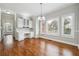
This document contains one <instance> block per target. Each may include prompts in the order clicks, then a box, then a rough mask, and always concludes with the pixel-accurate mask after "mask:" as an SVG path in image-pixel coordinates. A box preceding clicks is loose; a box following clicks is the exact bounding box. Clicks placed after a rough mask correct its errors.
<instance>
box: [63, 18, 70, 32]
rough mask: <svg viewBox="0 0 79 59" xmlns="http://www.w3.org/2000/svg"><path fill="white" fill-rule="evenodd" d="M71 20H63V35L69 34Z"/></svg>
mask: <svg viewBox="0 0 79 59" xmlns="http://www.w3.org/2000/svg"><path fill="white" fill-rule="evenodd" d="M70 21H71V18H66V19H65V20H64V34H71V22H70Z"/></svg>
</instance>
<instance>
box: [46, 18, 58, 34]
mask: <svg viewBox="0 0 79 59" xmlns="http://www.w3.org/2000/svg"><path fill="white" fill-rule="evenodd" d="M46 26H47V33H48V34H56V35H57V34H59V18H54V19H51V20H48V21H47V22H46Z"/></svg>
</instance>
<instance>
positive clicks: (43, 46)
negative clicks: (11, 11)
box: [0, 38, 79, 56]
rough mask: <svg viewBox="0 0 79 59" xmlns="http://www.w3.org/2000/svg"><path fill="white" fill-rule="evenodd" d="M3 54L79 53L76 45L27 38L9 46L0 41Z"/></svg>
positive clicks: (69, 54)
mask: <svg viewBox="0 0 79 59" xmlns="http://www.w3.org/2000/svg"><path fill="white" fill-rule="evenodd" d="M9 46H10V45H9ZM0 55H1V56H8V55H9V56H11V55H12V56H46V55H47V56H61V55H62V56H64V55H65V56H66V55H67V56H72V55H76V56H78V55H79V50H78V49H77V47H76V46H71V45H67V44H63V43H58V42H55V41H51V40H46V39H42V38H40V39H25V40H24V41H20V42H18V41H14V43H13V44H12V45H11V46H10V47H8V46H7V45H4V44H3V43H2V42H1V43H0Z"/></svg>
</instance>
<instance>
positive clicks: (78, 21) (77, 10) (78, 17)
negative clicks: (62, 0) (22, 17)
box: [40, 4, 79, 45]
mask: <svg viewBox="0 0 79 59" xmlns="http://www.w3.org/2000/svg"><path fill="white" fill-rule="evenodd" d="M69 13H74V14H75V22H74V23H75V24H74V27H75V31H74V33H75V35H74V36H75V38H68V37H67V38H65V37H61V35H59V36H53V35H47V34H42V33H41V35H40V36H41V37H46V38H50V39H51V40H52V39H54V40H56V41H63V42H66V43H70V44H73V45H77V44H79V39H78V37H77V36H78V34H79V33H78V30H79V26H78V25H79V4H74V5H72V6H69V7H66V8H63V9H60V10H56V11H54V12H51V13H48V14H46V15H45V17H46V21H47V20H50V19H52V18H54V17H58V16H59V17H60V16H62V15H65V14H69ZM60 28H61V27H60ZM60 32H61V31H60ZM77 41H78V42H77Z"/></svg>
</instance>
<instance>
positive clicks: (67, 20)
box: [62, 14, 74, 37]
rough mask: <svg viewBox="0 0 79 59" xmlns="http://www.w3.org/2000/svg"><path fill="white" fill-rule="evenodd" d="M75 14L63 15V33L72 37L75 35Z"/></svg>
mask: <svg viewBox="0 0 79 59" xmlns="http://www.w3.org/2000/svg"><path fill="white" fill-rule="evenodd" d="M73 20H74V14H69V15H65V16H62V35H64V36H67V37H68V36H69V37H72V36H73V35H74V23H73Z"/></svg>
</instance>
